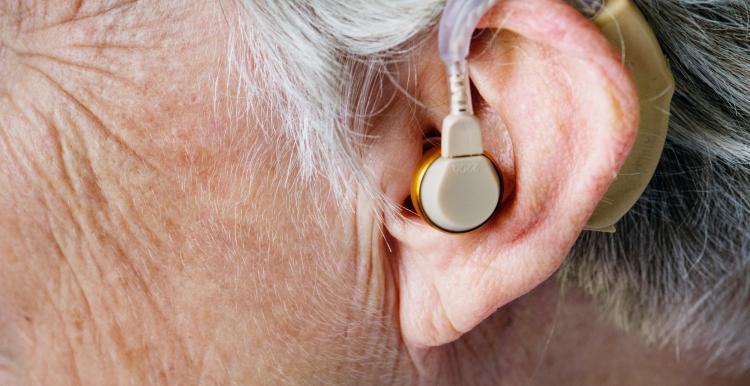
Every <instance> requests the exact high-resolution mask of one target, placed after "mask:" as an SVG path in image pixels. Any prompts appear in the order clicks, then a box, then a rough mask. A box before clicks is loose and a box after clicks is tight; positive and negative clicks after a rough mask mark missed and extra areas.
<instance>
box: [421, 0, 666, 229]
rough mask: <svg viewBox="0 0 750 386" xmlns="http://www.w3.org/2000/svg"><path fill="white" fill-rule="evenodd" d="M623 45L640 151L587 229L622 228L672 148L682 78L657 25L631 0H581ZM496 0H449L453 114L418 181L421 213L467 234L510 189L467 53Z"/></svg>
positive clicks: (443, 52)
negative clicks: (483, 125)
mask: <svg viewBox="0 0 750 386" xmlns="http://www.w3.org/2000/svg"><path fill="white" fill-rule="evenodd" d="M581 1H582V2H583V3H585V4H584V5H585V6H586V7H587V12H588V13H589V16H591V20H592V21H593V22H594V24H595V25H596V26H597V27H598V28H599V29H600V30H601V31H602V33H603V34H604V36H605V37H606V38H607V39H608V40H609V42H610V44H612V45H613V46H614V47H615V48H622V50H623V52H621V54H622V57H623V62H624V64H625V65H626V66H627V67H628V68H629V69H630V71H631V73H632V75H633V78H634V80H635V83H636V88H637V91H638V95H639V98H640V100H641V122H640V130H639V133H638V136H637V138H636V140H635V144H634V146H633V150H632V151H631V153H630V155H629V157H628V158H627V159H626V161H625V163H624V164H623V167H622V168H621V171H620V174H619V175H618V177H617V179H616V180H615V181H614V182H613V183H612V184H611V185H610V187H609V189H608V191H607V193H606V194H605V196H604V199H603V200H602V201H601V202H600V203H599V204H598V205H597V207H596V209H595V211H594V213H593V215H592V216H591V218H590V220H589V221H588V224H587V225H586V228H585V229H587V230H593V231H600V232H614V231H615V228H614V225H615V223H617V221H619V220H620V219H621V218H622V217H623V216H624V215H625V214H626V213H627V212H628V211H629V210H630V209H631V208H632V207H633V205H635V202H636V201H637V200H638V198H639V197H640V196H641V195H642V194H643V192H644V191H645V189H646V186H647V185H648V183H649V181H650V180H651V178H652V176H653V174H654V172H655V170H656V166H657V165H658V162H659V159H660V158H661V154H662V151H663V148H664V143H665V140H666V134H667V127H668V123H669V107H670V103H671V99H672V95H673V93H674V79H673V78H672V73H671V70H670V68H669V64H668V63H667V61H666V59H665V58H664V54H663V53H662V50H661V47H660V46H659V43H658V41H657V40H656V37H655V36H654V33H653V31H652V30H651V28H650V26H649V25H648V23H647V22H646V20H645V18H644V17H643V15H642V14H641V12H640V11H639V10H638V8H637V7H636V6H635V5H634V4H633V3H632V2H631V0H579V2H581ZM495 2H496V1H495V0H449V1H448V2H447V4H446V7H445V9H444V11H443V15H442V18H441V20H440V28H439V32H438V35H439V36H438V40H439V48H440V56H441V59H442V60H443V62H444V63H445V64H446V68H447V73H448V80H449V89H450V97H451V100H450V106H451V111H450V114H449V115H448V116H447V117H446V118H445V119H444V120H443V126H442V138H441V146H440V149H433V151H430V152H428V153H427V154H425V156H424V157H423V159H422V161H420V163H419V165H418V168H417V172H416V173H415V175H414V178H413V180H412V186H411V199H412V204H413V205H414V208H415V209H416V211H417V214H418V215H419V216H420V217H421V218H423V219H424V220H425V222H427V223H428V224H429V225H431V226H432V227H434V228H436V229H438V230H440V231H443V232H447V233H454V234H462V233H468V232H471V231H473V230H476V229H478V228H480V227H481V226H482V225H484V224H485V223H487V222H488V221H490V220H491V218H492V217H493V215H494V214H495V213H496V212H497V210H498V208H499V206H500V201H501V198H502V196H503V179H502V174H501V172H500V170H499V169H498V168H497V166H496V164H495V163H494V161H493V160H492V159H491V157H490V156H489V155H487V154H486V153H485V152H484V146H483V144H482V136H481V129H480V125H479V121H478V120H477V118H476V117H475V116H474V114H473V111H472V103H471V94H470V88H469V87H470V80H469V77H468V71H467V62H466V58H467V57H468V54H469V44H470V42H471V35H472V33H473V31H474V29H475V27H476V25H477V23H478V22H479V20H480V19H481V17H482V16H483V15H484V14H485V12H486V11H487V10H488V9H489V8H490V7H492V5H494V4H495Z"/></svg>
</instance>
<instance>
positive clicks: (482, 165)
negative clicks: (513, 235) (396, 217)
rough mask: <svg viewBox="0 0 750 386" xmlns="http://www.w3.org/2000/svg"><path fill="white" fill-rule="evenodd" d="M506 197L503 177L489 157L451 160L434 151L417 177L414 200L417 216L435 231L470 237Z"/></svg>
mask: <svg viewBox="0 0 750 386" xmlns="http://www.w3.org/2000/svg"><path fill="white" fill-rule="evenodd" d="M502 193H503V184H502V178H501V176H500V173H499V171H498V169H497V167H496V166H495V163H494V162H493V161H492V160H491V159H490V158H489V157H487V156H486V155H476V156H467V157H454V158H448V157H441V156H440V149H433V151H431V152H430V153H428V154H427V155H426V156H425V157H424V159H423V161H422V163H421V164H420V167H419V169H418V170H417V173H416V175H415V176H414V181H413V183H412V195H411V197H412V202H413V204H414V208H415V209H416V210H417V213H418V214H419V215H420V217H422V218H423V219H424V220H425V221H426V222H427V223H428V224H430V225H431V226H432V227H434V228H436V229H438V230H441V231H443V232H448V233H467V232H471V231H473V230H475V229H477V228H479V227H481V226H482V225H484V224H485V223H486V222H487V221H488V220H489V219H490V218H492V215H493V214H494V213H495V211H496V210H497V208H498V206H499V204H500V197H502Z"/></svg>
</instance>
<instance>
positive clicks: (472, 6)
mask: <svg viewBox="0 0 750 386" xmlns="http://www.w3.org/2000/svg"><path fill="white" fill-rule="evenodd" d="M496 1H497V0H448V1H447V2H446V4H445V9H444V10H443V16H442V18H441V19H440V31H439V32H438V41H439V43H438V44H439V46H440V57H441V58H442V59H443V62H445V64H446V65H447V66H450V65H451V64H452V63H455V62H460V61H463V60H466V57H467V56H469V44H471V35H472V34H473V33H474V29H475V28H476V26H477V23H479V19H481V18H482V16H484V14H485V13H486V12H487V10H488V9H490V7H492V6H493V5H494V4H495V2H496Z"/></svg>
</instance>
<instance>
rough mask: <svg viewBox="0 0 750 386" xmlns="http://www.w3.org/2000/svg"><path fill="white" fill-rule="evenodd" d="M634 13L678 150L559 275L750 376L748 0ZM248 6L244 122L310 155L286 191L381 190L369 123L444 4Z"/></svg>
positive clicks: (653, 334)
mask: <svg viewBox="0 0 750 386" xmlns="http://www.w3.org/2000/svg"><path fill="white" fill-rule="evenodd" d="M570 2H571V3H575V4H581V3H583V4H585V3H586V2H585V1H584V2H581V1H570ZM636 3H637V4H638V6H639V7H640V8H641V10H642V11H643V12H644V14H645V16H646V17H647V19H648V20H649V22H650V24H651V25H652V27H653V28H654V30H655V32H656V34H657V37H658V38H659V40H660V42H661V43H662V46H663V48H664V50H665V53H666V54H667V56H668V57H669V59H670V62H671V65H672V67H673V70H674V74H675V78H676V82H677V92H676V95H675V98H674V101H673V108H672V118H671V123H670V131H669V137H668V141H667V145H666V149H665V152H664V156H663V159H662V162H661V164H660V166H659V169H658V171H657V173H656V176H655V177H654V180H653V181H652V183H651V185H650V187H649V189H648V190H647V192H646V194H645V195H644V196H643V198H642V199H641V200H640V201H639V202H638V204H637V205H636V207H635V208H634V209H633V210H632V211H631V212H630V214H628V215H627V216H626V217H625V218H624V219H623V221H622V222H621V223H620V224H618V233H617V234H615V235H614V236H612V235H602V234H588V233H587V234H584V235H583V236H582V237H581V238H580V240H579V242H578V244H577V245H576V246H575V248H574V249H573V251H572V252H571V255H570V258H569V259H567V261H566V263H565V266H564V267H563V269H562V271H561V275H562V277H564V278H566V279H568V280H572V281H573V282H574V283H576V284H577V285H579V286H581V287H583V288H585V289H586V290H588V291H589V292H590V293H591V294H592V295H593V296H594V297H595V299H597V300H598V301H599V302H600V303H601V304H602V305H603V306H604V307H605V309H606V310H608V311H609V314H610V315H611V316H612V317H613V320H615V321H616V322H617V323H618V324H619V325H621V326H622V327H624V328H626V329H628V330H629V331H632V332H636V333H639V334H641V335H642V336H644V337H645V338H647V339H648V340H649V341H652V342H658V343H663V344H676V345H677V346H676V347H678V348H693V347H703V348H709V349H710V350H711V356H710V358H708V360H709V362H711V361H713V360H715V359H719V358H724V359H731V360H732V361H734V363H735V364H736V366H735V367H736V368H735V369H737V370H741V369H748V368H750V334H747V331H746V330H747V328H748V327H750V302H749V300H748V299H750V234H749V233H748V227H750V34H748V27H747V25H748V14H750V10H749V9H748V7H749V6H748V3H747V2H746V1H745V0H723V1H711V2H709V1H693V0H658V1H657V0H637V1H636ZM238 4H239V5H240V9H241V10H242V18H241V20H240V21H239V25H238V28H237V32H238V34H237V35H236V36H235V37H236V38H237V44H236V45H232V49H233V51H232V52H230V57H231V58H232V63H231V64H232V65H231V70H232V74H233V76H237V77H238V78H239V80H240V84H241V87H242V90H238V95H239V94H240V92H242V93H246V94H247V98H246V99H244V100H245V101H246V103H245V104H244V105H240V106H238V107H239V109H240V110H238V111H242V112H246V113H248V114H253V115H254V116H255V118H256V119H257V120H258V121H260V122H264V121H270V120H271V119H272V118H276V119H279V118H281V120H280V125H279V124H277V125H276V126H275V127H273V130H279V132H280V133H282V135H283V136H284V137H285V138H287V139H288V140H290V141H291V142H292V143H293V144H294V156H295V157H297V158H298V159H297V163H296V164H297V165H298V167H299V172H297V168H294V170H290V171H289V173H288V174H287V175H288V179H289V181H290V182H294V181H309V180H310V179H311V178H313V177H314V176H319V175H321V176H324V177H326V178H327V179H328V181H330V183H331V186H332V188H333V189H334V193H335V194H337V195H346V194H348V193H349V192H348V191H347V188H346V187H351V186H359V187H360V188H361V187H366V189H369V190H370V192H371V193H373V194H375V193H374V189H373V188H372V187H371V186H370V185H368V184H369V181H368V180H369V176H368V175H367V173H366V168H365V167H364V166H363V165H362V161H361V152H362V148H363V146H365V145H366V143H367V138H368V136H370V135H373V133H371V132H370V131H369V130H368V127H367V122H368V118H369V117H371V116H373V115H374V114H376V113H377V111H374V106H373V104H372V103H371V101H372V100H373V99H374V98H375V97H376V96H378V93H380V92H381V91H382V89H383V83H382V82H384V79H385V78H384V77H385V76H386V74H387V72H386V69H387V65H388V63H389V62H390V61H394V60H399V58H400V57H403V56H404V53H405V52H406V51H407V50H409V49H413V47H415V46H417V45H419V44H420V42H421V41H423V38H424V37H425V36H426V34H428V33H429V32H431V31H433V29H434V28H433V27H434V26H435V23H436V21H437V17H438V15H439V13H440V12H441V11H442V7H443V1H440V0H401V1H396V0H347V1H342V0H315V1H313V0H307V1H292V0H290V1H274V0H258V1H255V0H241V1H239V2H238ZM582 11H585V10H582ZM259 101H263V102H262V103H260V102H259ZM275 111H276V112H278V111H281V112H283V116H280V117H279V116H277V115H276V114H277V113H274V112H275ZM267 128H268V129H271V125H268V127H267ZM277 135H278V134H275V135H274V136H277ZM269 137H271V136H269ZM352 179H355V181H356V182H358V183H356V184H353V183H352V182H351V180H352Z"/></svg>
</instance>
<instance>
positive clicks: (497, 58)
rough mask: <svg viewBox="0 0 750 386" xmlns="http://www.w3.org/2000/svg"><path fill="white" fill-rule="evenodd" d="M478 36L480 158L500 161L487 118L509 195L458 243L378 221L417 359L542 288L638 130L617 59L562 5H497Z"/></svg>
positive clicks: (512, 1)
mask: <svg viewBox="0 0 750 386" xmlns="http://www.w3.org/2000/svg"><path fill="white" fill-rule="evenodd" d="M480 26H481V27H483V28H488V29H496V30H499V29H502V30H503V31H502V32H501V33H499V34H494V33H493V34H484V36H487V37H486V38H480V40H479V41H477V42H476V43H479V44H476V43H475V44H474V45H473V46H472V56H471V58H470V62H469V63H470V66H471V67H470V72H471V77H472V80H473V82H474V85H475V87H476V89H477V91H478V94H479V97H480V98H481V103H480V105H481V108H479V109H478V111H477V115H478V117H479V119H480V121H481V122H482V129H483V136H484V138H485V145H486V147H487V149H486V151H487V152H488V153H489V154H491V155H493V156H495V155H496V154H503V153H506V152H508V151H509V149H502V148H499V147H497V144H498V143H500V142H499V141H496V140H494V139H493V138H496V137H497V136H499V135H500V131H499V130H502V128H500V127H497V125H492V122H493V119H494V117H499V119H500V120H501V121H502V123H503V124H504V127H505V129H506V130H507V134H508V135H509V136H510V138H511V141H512V152H513V155H514V157H513V168H514V170H502V172H503V174H504V175H505V176H513V181H511V183H510V184H508V185H509V186H513V187H514V192H512V193H511V195H510V196H509V197H508V198H507V200H505V201H504V202H503V204H502V206H501V208H500V210H499V211H498V213H497V214H496V215H495V218H494V219H492V220H491V221H490V222H489V223H488V224H486V225H485V226H484V227H483V228H481V229H480V230H478V231H476V232H475V233H472V234H469V235H458V236H457V235H449V234H445V233H441V232H438V231H436V230H433V229H431V228H429V227H428V226H426V225H425V224H424V223H422V222H418V221H398V220H394V219H389V220H388V221H387V224H386V226H387V228H388V231H389V232H390V233H391V234H392V235H393V236H394V238H395V239H396V240H398V242H399V248H396V250H397V251H398V254H399V256H397V258H398V261H399V267H400V279H399V280H400V283H399V284H400V291H401V301H400V305H401V309H400V313H401V315H400V318H401V324H402V332H403V334H404V337H405V339H406V341H407V342H408V343H410V344H412V345H414V346H417V347H419V346H422V347H428V346H437V345H442V344H445V343H448V342H451V341H453V340H455V339H457V338H458V337H459V336H460V335H461V334H463V333H465V332H467V331H469V330H470V329H472V328H473V327H474V326H476V325H477V324H479V323H480V322H481V321H482V320H483V319H484V318H486V317H487V316H489V315H490V314H491V313H492V312H494V311H495V310H496V309H497V308H499V307H501V306H503V305H504V304H506V303H508V302H510V301H512V300H514V299H516V298H518V297H519V296H521V295H523V294H525V293H526V292H528V291H530V290H531V289H533V288H534V287H536V286H537V285H539V284H540V283H541V282H543V281H544V280H546V279H547V278H548V277H549V276H550V275H551V274H552V273H553V272H554V271H555V270H556V269H557V267H558V266H559V265H560V263H561V262H562V260H563V259H564V257H565V255H566V254H567V253H568V251H569V249H570V248H571V246H572V245H573V243H574V242H575V240H576V238H577V237H578V235H579V234H580V232H581V231H582V229H583V227H584V226H585V224H586V221H587V220H588V218H589V216H590V215H591V213H592V211H593V210H594V208H595V207H596V205H597V203H598V202H599V201H600V200H601V198H602V196H603V194H604V193H605V192H606V189H607V187H608V186H609V184H610V183H611V182H612V180H613V179H614V177H615V175H616V173H617V171H618V170H619V168H620V166H621V165H622V163H623V161H624V160H625V158H626V157H627V155H628V153H629V151H630V147H631V146H632V143H633V141H634V138H635V135H636V132H637V127H638V106H639V102H638V98H637V94H636V91H635V88H634V86H633V83H632V81H631V80H630V77H629V75H628V73H627V70H626V69H625V68H624V66H623V64H622V62H621V61H620V58H619V56H618V55H617V54H616V52H615V51H614V50H613V49H612V47H610V46H609V44H608V43H607V41H606V39H605V38H604V37H603V36H602V35H601V33H599V31H598V30H596V28H595V27H594V26H593V25H592V24H591V23H590V22H589V21H588V20H586V19H585V18H583V16H581V15H580V14H578V13H577V12H576V11H575V10H574V9H573V8H571V7H570V6H568V5H566V4H565V3H564V2H562V1H556V0H506V1H503V2H500V3H499V5H498V6H496V7H495V8H493V9H492V10H491V11H490V13H489V14H488V15H487V16H486V17H485V18H483V20H482V21H481V23H480ZM426 60H439V59H438V58H437V55H435V57H434V58H432V57H431V58H429V59H426ZM431 67H435V66H431ZM438 67H439V68H442V67H441V66H438ZM431 87H432V88H434V87H435V86H434V85H431Z"/></svg>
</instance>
